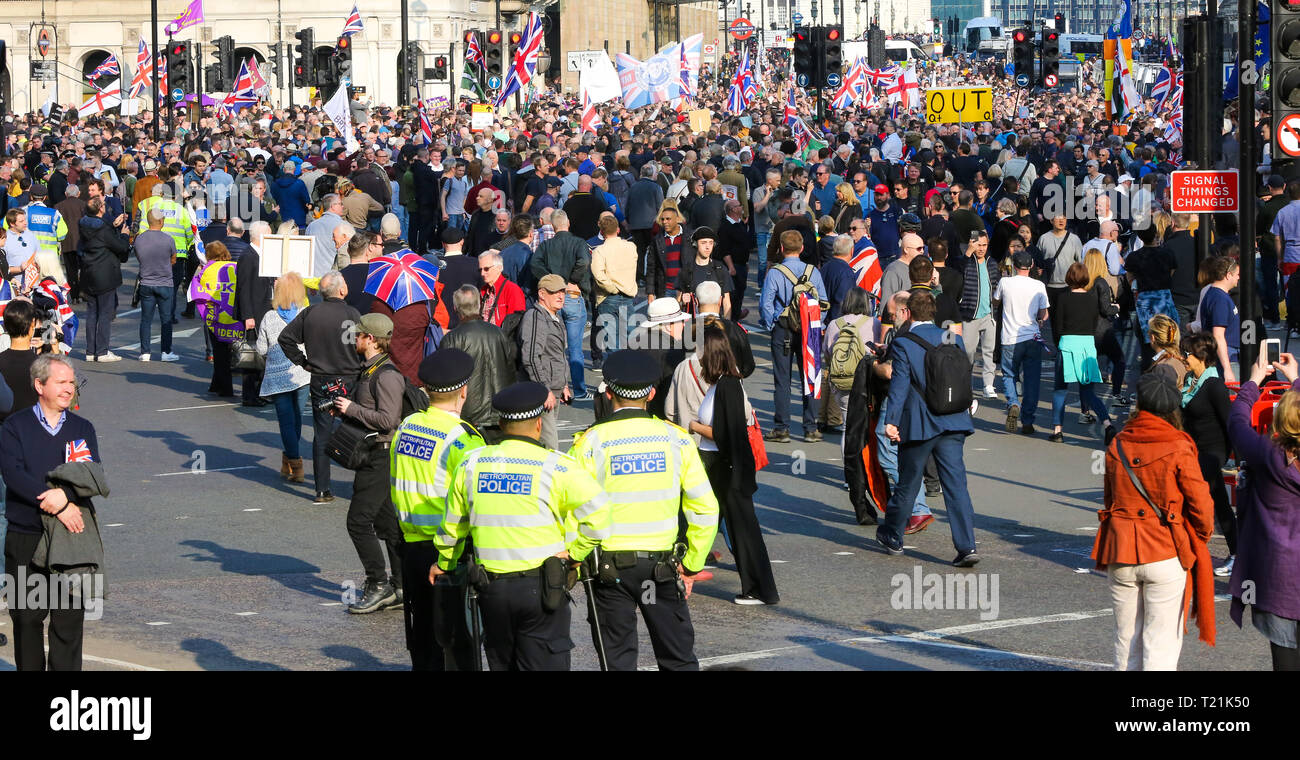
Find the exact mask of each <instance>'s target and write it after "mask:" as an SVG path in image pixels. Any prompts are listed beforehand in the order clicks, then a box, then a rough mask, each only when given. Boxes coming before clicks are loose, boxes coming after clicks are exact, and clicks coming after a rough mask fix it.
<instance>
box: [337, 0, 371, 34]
mask: <svg viewBox="0 0 1300 760" xmlns="http://www.w3.org/2000/svg"><path fill="white" fill-rule="evenodd" d="M365 30H366V28H365V27H364V26H362V24H361V14H360V13H358V12H357V6H356V4H355V3H354V4H353V5H352V13H350V14H348V20H347V21H344V22H343V34H342V36H344V37H351V36H352V35H354V34H357V33H358V32H364V31H365Z"/></svg>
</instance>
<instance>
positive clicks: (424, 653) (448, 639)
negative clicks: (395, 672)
mask: <svg viewBox="0 0 1300 760" xmlns="http://www.w3.org/2000/svg"><path fill="white" fill-rule="evenodd" d="M401 553H402V585H403V586H404V598H403V608H404V611H405V612H406V648H407V649H408V650H409V651H410V652H411V670H433V671H442V670H473V669H474V657H475V653H474V645H473V641H472V639H471V636H470V632H469V624H468V622H467V620H466V615H465V586H463V585H453V584H451V583H446V582H444V583H439V584H438V585H437V586H434V585H431V584H430V583H429V568H430V567H432V566H433V563H434V562H436V561H437V559H438V550H437V549H436V548H435V547H434V544H433V542H432V541H416V542H413V543H411V542H408V543H403V544H402V545H401Z"/></svg>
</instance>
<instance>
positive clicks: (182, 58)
mask: <svg viewBox="0 0 1300 760" xmlns="http://www.w3.org/2000/svg"><path fill="white" fill-rule="evenodd" d="M167 86H168V87H170V88H171V89H173V90H175V89H177V88H180V90H181V92H184V93H191V92H194V50H193V49H192V48H191V47H190V43H189V42H187V41H173V42H172V43H171V44H169V45H168V46H167ZM168 97H171V96H170V94H169V95H168Z"/></svg>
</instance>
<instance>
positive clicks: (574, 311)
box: [560, 294, 587, 396]
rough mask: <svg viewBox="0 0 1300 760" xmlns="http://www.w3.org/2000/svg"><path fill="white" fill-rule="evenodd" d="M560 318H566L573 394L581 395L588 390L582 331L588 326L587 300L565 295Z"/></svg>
mask: <svg viewBox="0 0 1300 760" xmlns="http://www.w3.org/2000/svg"><path fill="white" fill-rule="evenodd" d="M560 319H562V320H564V332H565V334H566V335H567V336H568V342H569V374H570V376H571V377H572V380H573V382H572V385H573V395H574V396H581V395H582V394H584V393H586V392H587V379H586V376H585V370H584V366H585V363H586V362H585V360H584V359H583V355H582V333H583V330H585V329H586V327H587V302H586V300H585V299H583V297H582V296H573V295H567V294H566V295H565V296H564V307H563V308H562V309H560Z"/></svg>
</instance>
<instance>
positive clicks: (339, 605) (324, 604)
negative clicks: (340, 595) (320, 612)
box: [320, 602, 343, 607]
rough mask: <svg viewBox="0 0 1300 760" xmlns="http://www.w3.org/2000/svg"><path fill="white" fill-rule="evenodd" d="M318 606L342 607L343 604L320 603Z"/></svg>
mask: <svg viewBox="0 0 1300 760" xmlns="http://www.w3.org/2000/svg"><path fill="white" fill-rule="evenodd" d="M320 606H322V607H342V606H343V602H321V603H320Z"/></svg>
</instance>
